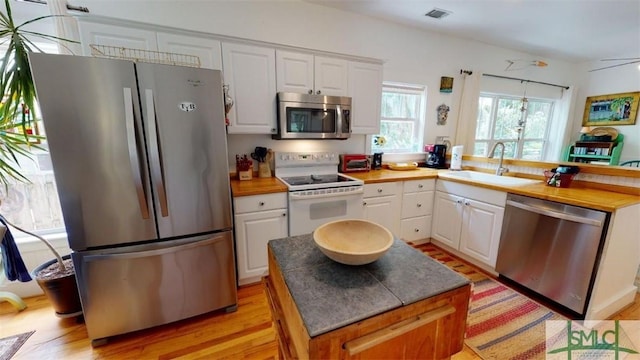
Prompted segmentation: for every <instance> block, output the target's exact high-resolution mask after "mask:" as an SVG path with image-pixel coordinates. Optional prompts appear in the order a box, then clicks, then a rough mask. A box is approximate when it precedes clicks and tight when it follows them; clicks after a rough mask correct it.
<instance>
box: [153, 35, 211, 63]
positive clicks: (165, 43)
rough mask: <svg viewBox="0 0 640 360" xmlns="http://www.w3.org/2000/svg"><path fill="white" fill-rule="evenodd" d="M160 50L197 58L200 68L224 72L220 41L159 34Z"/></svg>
mask: <svg viewBox="0 0 640 360" xmlns="http://www.w3.org/2000/svg"><path fill="white" fill-rule="evenodd" d="M157 39H158V50H159V51H163V52H168V53H174V54H184V55H192V56H197V57H198V58H199V59H200V67H202V68H205V69H214V70H222V50H221V48H220V41H218V40H215V39H208V38H202V37H194V36H185V35H179V34H171V33H164V32H159V33H157Z"/></svg>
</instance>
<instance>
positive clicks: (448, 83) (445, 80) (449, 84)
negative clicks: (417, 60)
mask: <svg viewBox="0 0 640 360" xmlns="http://www.w3.org/2000/svg"><path fill="white" fill-rule="evenodd" d="M452 91H453V78H452V77H447V76H443V77H441V78H440V92H441V93H451V92H452Z"/></svg>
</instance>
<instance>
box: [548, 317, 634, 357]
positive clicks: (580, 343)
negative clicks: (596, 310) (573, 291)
mask: <svg viewBox="0 0 640 360" xmlns="http://www.w3.org/2000/svg"><path fill="white" fill-rule="evenodd" d="M545 331H546V333H545V335H546V345H547V346H546V358H547V360H581V359H589V360H591V359H598V360H600V359H612V360H614V359H615V360H623V359H624V360H632V359H633V360H638V359H640V354H639V351H640V321H636V320H630V321H626V320H622V321H620V320H615V321H597V322H595V321H591V322H584V323H579V322H574V321H571V320H550V321H547V322H546V326H545Z"/></svg>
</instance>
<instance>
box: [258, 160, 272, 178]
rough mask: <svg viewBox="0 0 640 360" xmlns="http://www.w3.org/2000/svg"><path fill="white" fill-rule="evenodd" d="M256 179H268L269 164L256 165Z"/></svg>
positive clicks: (269, 172) (269, 173)
mask: <svg viewBox="0 0 640 360" xmlns="http://www.w3.org/2000/svg"><path fill="white" fill-rule="evenodd" d="M258 177H261V178H269V177H271V166H269V163H266V162H263V163H258Z"/></svg>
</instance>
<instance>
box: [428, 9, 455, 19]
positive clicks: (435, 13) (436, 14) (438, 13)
mask: <svg viewBox="0 0 640 360" xmlns="http://www.w3.org/2000/svg"><path fill="white" fill-rule="evenodd" d="M449 14H451V11H449V10H443V9H437V8H434V9H433V10H431V11H429V12H428V13H426V14H424V15H425V16H428V17H431V18H434V19H442V18H443V17H445V16H447V15H449Z"/></svg>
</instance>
